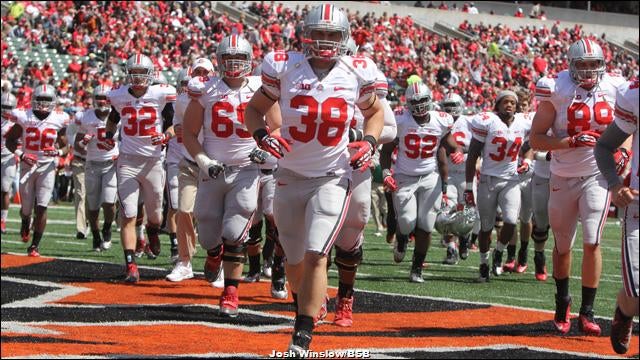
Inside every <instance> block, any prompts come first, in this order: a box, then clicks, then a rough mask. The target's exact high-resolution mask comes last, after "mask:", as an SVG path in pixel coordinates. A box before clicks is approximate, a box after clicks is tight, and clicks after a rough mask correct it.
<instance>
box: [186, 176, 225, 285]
mask: <svg viewBox="0 0 640 360" xmlns="http://www.w3.org/2000/svg"><path fill="white" fill-rule="evenodd" d="M226 188H227V186H226V184H225V182H224V177H219V178H217V179H211V178H209V176H208V175H206V174H203V173H201V172H199V173H198V192H197V194H196V200H195V204H194V212H193V215H194V217H195V219H196V222H197V226H198V242H199V243H200V246H202V248H203V249H204V250H205V251H206V252H207V258H206V260H205V263H204V277H205V279H206V280H207V281H208V282H210V283H213V282H215V281H216V280H217V278H218V276H220V274H221V273H222V254H223V251H224V247H223V245H222V216H223V214H224V196H225V193H226Z"/></svg>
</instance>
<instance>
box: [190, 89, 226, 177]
mask: <svg viewBox="0 0 640 360" xmlns="http://www.w3.org/2000/svg"><path fill="white" fill-rule="evenodd" d="M182 120H183V123H182V126H183V133H182V136H183V138H182V141H183V142H184V147H185V148H186V149H187V151H188V152H189V155H191V156H192V157H193V158H194V160H195V161H196V163H198V167H199V168H200V170H202V171H203V172H205V173H206V174H208V175H209V177H211V178H213V179H215V178H217V177H218V175H219V174H220V173H221V172H223V171H224V164H223V163H221V162H219V161H217V160H215V159H211V158H210V157H209V156H208V155H207V154H206V153H205V152H204V148H203V147H202V144H200V142H199V141H198V134H199V133H200V130H201V129H202V124H203V123H204V108H203V107H202V104H200V102H199V101H197V100H191V102H190V103H189V105H187V109H186V110H185V112H184V118H183V119H182Z"/></svg>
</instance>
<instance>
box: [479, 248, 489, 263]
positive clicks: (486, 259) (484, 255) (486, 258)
mask: <svg viewBox="0 0 640 360" xmlns="http://www.w3.org/2000/svg"><path fill="white" fill-rule="evenodd" d="M480 264H489V252H488V251H487V252H481V253H480Z"/></svg>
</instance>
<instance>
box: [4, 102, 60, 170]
mask: <svg viewBox="0 0 640 360" xmlns="http://www.w3.org/2000/svg"><path fill="white" fill-rule="evenodd" d="M12 114H13V116H14V117H15V121H16V124H18V125H20V126H21V127H22V151H24V153H25V154H35V155H36V156H37V157H38V161H39V162H51V161H53V160H54V159H55V157H53V156H45V155H44V153H43V150H44V149H50V148H54V147H55V143H56V139H57V138H58V131H60V130H61V129H63V128H66V127H67V125H69V122H70V117H69V114H67V113H65V112H64V111H57V110H54V111H52V112H51V113H49V116H47V117H46V118H45V119H44V120H40V119H38V118H37V117H36V116H35V115H34V114H33V112H32V111H31V109H29V110H24V109H15V110H13V112H12Z"/></svg>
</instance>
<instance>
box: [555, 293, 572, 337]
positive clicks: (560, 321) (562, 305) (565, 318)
mask: <svg viewBox="0 0 640 360" xmlns="http://www.w3.org/2000/svg"><path fill="white" fill-rule="evenodd" d="M570 312H571V296H567V297H566V298H562V297H559V296H558V295H557V294H556V313H555V316H554V318H553V325H555V327H556V330H558V331H559V332H560V333H561V334H562V335H564V334H566V333H568V332H569V330H570V329H571V314H570Z"/></svg>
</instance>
